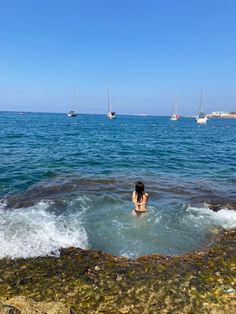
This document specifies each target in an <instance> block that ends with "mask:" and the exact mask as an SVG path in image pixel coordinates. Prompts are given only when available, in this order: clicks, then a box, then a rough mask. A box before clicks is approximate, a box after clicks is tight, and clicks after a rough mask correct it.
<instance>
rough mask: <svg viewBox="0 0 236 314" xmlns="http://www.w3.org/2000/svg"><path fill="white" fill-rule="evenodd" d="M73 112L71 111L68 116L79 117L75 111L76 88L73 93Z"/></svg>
mask: <svg viewBox="0 0 236 314" xmlns="http://www.w3.org/2000/svg"><path fill="white" fill-rule="evenodd" d="M72 108H73V109H72V110H70V111H69V112H68V113H67V115H68V117H76V116H77V113H76V111H75V88H74V91H73V106H72Z"/></svg>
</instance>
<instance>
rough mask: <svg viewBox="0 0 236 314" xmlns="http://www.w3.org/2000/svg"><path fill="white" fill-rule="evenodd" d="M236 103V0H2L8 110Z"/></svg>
mask: <svg viewBox="0 0 236 314" xmlns="http://www.w3.org/2000/svg"><path fill="white" fill-rule="evenodd" d="M108 82H109V84H110V86H111V94H112V104H113V109H114V110H115V111H116V112H117V113H118V114H119V113H120V114H139V113H147V114H154V115H169V114H170V113H171V110H172V104H173V98H174V96H176V97H177V100H178V109H179V112H180V114H184V115H191V114H195V113H196V111H197V109H198V103H199V97H200V90H201V88H202V89H203V104H204V109H205V111H206V112H211V111H214V110H226V111H233V110H236V1H235V0H38V1H37V0H0V110H17V111H49V112H67V111H68V110H69V109H71V104H72V94H73V86H76V90H77V94H78V111H79V112H81V113H105V112H106V110H107V85H108Z"/></svg>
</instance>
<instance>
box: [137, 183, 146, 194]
mask: <svg viewBox="0 0 236 314" xmlns="http://www.w3.org/2000/svg"><path fill="white" fill-rule="evenodd" d="M143 191H144V184H143V182H141V181H138V182H137V183H136V184H135V192H137V193H142V192H143Z"/></svg>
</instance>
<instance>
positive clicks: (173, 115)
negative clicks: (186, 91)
mask: <svg viewBox="0 0 236 314" xmlns="http://www.w3.org/2000/svg"><path fill="white" fill-rule="evenodd" d="M176 107H177V105H176V97H175V99H174V105H173V111H172V115H171V117H170V120H172V121H178V120H179V118H180V115H178V114H177V113H176Z"/></svg>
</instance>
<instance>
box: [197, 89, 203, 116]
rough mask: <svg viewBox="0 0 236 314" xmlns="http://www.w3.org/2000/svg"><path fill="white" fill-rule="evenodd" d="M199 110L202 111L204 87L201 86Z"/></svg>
mask: <svg viewBox="0 0 236 314" xmlns="http://www.w3.org/2000/svg"><path fill="white" fill-rule="evenodd" d="M198 112H202V88H201V95H200V103H199V109H198Z"/></svg>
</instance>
